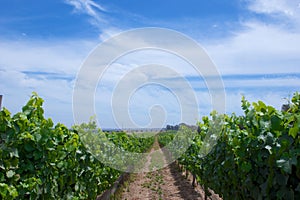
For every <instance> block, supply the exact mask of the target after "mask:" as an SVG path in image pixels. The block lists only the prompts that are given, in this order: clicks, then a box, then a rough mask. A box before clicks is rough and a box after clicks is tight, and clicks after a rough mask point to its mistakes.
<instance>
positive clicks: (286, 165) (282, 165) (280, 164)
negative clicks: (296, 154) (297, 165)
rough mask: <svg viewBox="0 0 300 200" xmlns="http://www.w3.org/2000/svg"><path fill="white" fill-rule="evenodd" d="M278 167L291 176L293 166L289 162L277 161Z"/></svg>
mask: <svg viewBox="0 0 300 200" xmlns="http://www.w3.org/2000/svg"><path fill="white" fill-rule="evenodd" d="M276 164H277V167H279V168H281V169H283V171H285V172H286V173H288V174H291V171H292V166H291V163H290V161H289V160H285V159H280V160H276Z"/></svg>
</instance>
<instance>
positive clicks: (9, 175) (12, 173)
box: [6, 170, 15, 178]
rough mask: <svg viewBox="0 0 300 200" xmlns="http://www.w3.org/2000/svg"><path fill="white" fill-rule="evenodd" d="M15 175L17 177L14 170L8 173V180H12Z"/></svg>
mask: <svg viewBox="0 0 300 200" xmlns="http://www.w3.org/2000/svg"><path fill="white" fill-rule="evenodd" d="M14 175H15V172H14V171H13V170H9V171H7V172H6V176H7V178H11V177H13V176H14Z"/></svg>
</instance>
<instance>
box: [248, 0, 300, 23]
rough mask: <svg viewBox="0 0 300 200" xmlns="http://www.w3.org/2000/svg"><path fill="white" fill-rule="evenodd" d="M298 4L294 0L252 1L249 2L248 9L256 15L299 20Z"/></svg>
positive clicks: (299, 7) (299, 8) (299, 9)
mask: <svg viewBox="0 0 300 200" xmlns="http://www.w3.org/2000/svg"><path fill="white" fill-rule="evenodd" d="M299 3H300V2H299V1H296V0H253V1H249V9H250V10H251V11H253V12H256V13H262V14H268V15H281V16H285V17H288V18H291V19H293V18H297V19H299V17H300V6H299Z"/></svg>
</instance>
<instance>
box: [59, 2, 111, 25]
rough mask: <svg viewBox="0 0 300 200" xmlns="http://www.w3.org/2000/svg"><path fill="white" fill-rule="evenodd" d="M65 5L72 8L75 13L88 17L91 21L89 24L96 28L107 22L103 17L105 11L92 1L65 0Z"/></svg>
mask: <svg viewBox="0 0 300 200" xmlns="http://www.w3.org/2000/svg"><path fill="white" fill-rule="evenodd" d="M65 3H67V4H69V5H71V6H73V7H74V12H75V13H83V14H87V15H89V16H90V17H91V19H92V20H91V21H90V22H91V23H92V25H94V26H96V27H102V25H103V24H105V23H106V22H107V20H106V19H105V17H104V15H103V13H105V12H107V9H106V8H104V7H103V6H102V5H100V4H99V3H96V2H95V1H93V0H65Z"/></svg>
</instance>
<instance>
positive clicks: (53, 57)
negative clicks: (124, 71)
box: [0, 40, 96, 125]
mask: <svg viewBox="0 0 300 200" xmlns="http://www.w3.org/2000/svg"><path fill="white" fill-rule="evenodd" d="M95 43H96V42H95V41H84V40H82V41H79V40H76V41H71V40H70V41H58V40H57V41H11V40H1V41H0V55H1V59H0V80H1V83H0V91H1V94H3V95H4V98H3V104H2V105H3V106H4V107H6V108H8V109H9V110H10V111H11V112H12V113H16V112H19V111H21V108H22V106H23V105H25V103H26V102H27V101H28V100H29V97H30V95H31V93H32V92H33V91H35V92H37V93H38V94H39V95H40V96H41V97H42V98H44V100H45V103H44V105H45V114H46V116H47V117H51V118H53V119H54V120H55V122H62V123H65V124H67V125H71V124H72V123H73V119H72V118H73V117H72V91H73V84H74V79H75V77H76V73H77V72H78V70H79V69H80V66H81V64H82V62H83V61H84V59H85V57H86V56H87V55H88V53H89V51H90V50H91V49H92V47H94V45H95Z"/></svg>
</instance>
